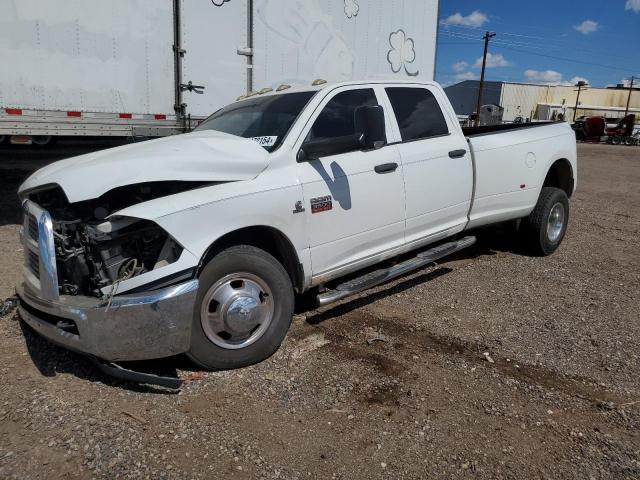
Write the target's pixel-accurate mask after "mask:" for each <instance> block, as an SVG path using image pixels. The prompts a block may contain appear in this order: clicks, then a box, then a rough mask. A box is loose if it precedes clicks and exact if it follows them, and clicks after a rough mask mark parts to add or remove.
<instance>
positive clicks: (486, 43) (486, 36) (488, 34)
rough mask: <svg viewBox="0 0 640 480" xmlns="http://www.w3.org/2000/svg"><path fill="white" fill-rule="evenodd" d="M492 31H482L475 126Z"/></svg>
mask: <svg viewBox="0 0 640 480" xmlns="http://www.w3.org/2000/svg"><path fill="white" fill-rule="evenodd" d="M495 36H496V34H495V33H494V32H485V33H484V37H482V38H483V40H484V54H483V55H482V72H481V73H480V86H479V87H478V104H477V105H476V120H475V122H474V125H475V126H476V127H477V126H478V125H480V107H481V106H482V89H483V88H484V69H485V68H486V66H487V52H488V51H489V40H491V39H492V38H493V37H495Z"/></svg>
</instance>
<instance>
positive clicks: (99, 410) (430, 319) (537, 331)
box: [0, 145, 640, 479]
mask: <svg viewBox="0 0 640 480" xmlns="http://www.w3.org/2000/svg"><path fill="white" fill-rule="evenodd" d="M64 153H65V152H59V154H60V155H61V156H63V155H64ZM0 155H2V157H3V158H2V159H1V161H0V164H2V165H4V166H5V167H4V169H0V177H1V181H0V298H6V297H8V296H10V295H11V294H12V291H13V285H14V284H15V283H16V282H17V281H19V277H20V272H19V270H20V265H21V262H22V252H21V248H20V245H19V242H18V238H17V234H18V228H19V226H18V223H19V211H18V204H17V200H16V198H15V190H16V188H17V186H18V185H19V183H20V181H22V180H23V179H24V178H25V176H26V175H27V174H28V172H27V171H26V169H31V168H34V167H35V166H37V165H38V164H41V163H42V162H45V161H47V160H48V159H49V158H50V157H47V156H46V155H41V157H42V158H35V160H34V158H33V156H32V155H30V154H28V153H18V154H12V153H10V152H6V151H5V152H0ZM579 162H580V172H579V179H578V191H577V193H576V194H575V196H574V197H573V199H572V211H571V220H570V226H569V230H568V233H567V236H566V238H565V241H564V243H563V245H562V247H561V248H560V250H559V251H558V252H557V253H556V254H555V255H553V256H551V257H548V258H531V257H528V256H525V255H523V254H521V253H519V251H518V249H517V247H515V244H514V243H513V239H511V238H510V237H509V235H508V233H507V232H505V231H502V230H495V229H493V230H487V231H481V232H478V235H479V243H478V245H477V246H475V247H474V248H473V249H472V250H469V251H468V252H465V253H464V254H463V255H461V256H458V257H456V258H455V259H453V260H451V261H448V262H443V263H441V264H440V265H438V266H437V267H432V268H429V269H425V270H421V271H418V272H416V273H414V274H412V275H408V276H406V277H403V278H401V279H400V280H397V281H395V282H392V283H389V284H386V285H384V286H381V287H379V288H377V289H375V290H372V291H369V292H367V293H366V294H363V295H360V296H358V297H356V298H355V299H350V300H348V301H345V302H342V303H340V304H338V305H334V306H330V307H327V308H324V309H319V310H311V311H304V309H302V310H301V313H299V314H297V315H296V317H295V318H294V321H293V325H292V327H291V331H290V333H289V336H288V337H287V339H286V340H285V343H284V345H283V347H282V348H281V349H280V350H279V351H278V352H277V353H276V354H275V355H274V356H273V357H272V358H270V359H269V360H267V361H265V362H263V363H261V364H259V365H256V366H254V367H250V368H246V369H242V370H236V371H229V372H217V373H207V372H205V373H201V372H198V371H197V370H195V369H194V368H193V367H191V366H190V364H189V363H188V361H187V360H186V359H184V358H182V357H179V358H171V359H167V360H162V361H157V362H145V363H144V364H142V365H138V367H139V368H146V369H149V370H151V371H154V372H156V373H164V374H170V375H179V376H181V377H182V378H185V379H187V382H186V384H185V386H184V387H183V388H182V389H181V391H180V392H178V393H175V392H169V391H166V390H163V389H160V388H150V387H145V386H139V385H135V384H129V383H125V382H120V381H117V380H113V379H111V378H109V377H107V376H105V375H103V374H102V373H101V372H100V371H98V370H97V369H96V368H95V367H94V366H93V365H92V364H90V363H88V362H87V360H86V359H85V358H83V357H81V356H78V355H76V354H73V353H69V352H67V351H65V350H62V349H60V348H57V347H55V346H52V345H50V344H48V343H47V342H46V341H44V340H42V339H41V338H39V337H37V336H36V335H34V334H33V333H32V332H31V331H30V330H29V329H28V328H27V327H24V326H23V325H21V324H20V322H19V321H18V318H17V316H16V314H15V313H12V314H9V315H7V316H4V317H2V318H0V327H1V329H2V332H3V334H2V336H1V337H0V378H1V387H0V478H17V479H26V478H42V479H49V478H69V479H75V478H152V479H157V478H167V479H169V478H172V479H173V478H175V479H188V478H237V479H252V478H282V479H303V478H323V479H324V478H336V479H378V478H380V479H382V478H388V479H425V478H434V479H435V478H469V479H471V478H478V479H502V478H504V479H507V478H509V479H511V478H513V479H525V478H526V479H538V478H539V479H559V478H563V479H564V478H575V479H605V478H607V479H631V478H635V479H638V478H640V376H639V375H640V358H639V355H640V301H639V300H638V293H639V292H640V288H639V284H640V248H639V247H640V241H639V240H638V239H639V235H640V231H639V230H640V148H631V147H614V146H604V145H580V146H579ZM9 167H11V169H9ZM0 168H2V167H0ZM16 169H19V170H16ZM375 338H377V339H378V340H377V341H375V340H374V339H375Z"/></svg>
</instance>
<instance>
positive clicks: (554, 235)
mask: <svg viewBox="0 0 640 480" xmlns="http://www.w3.org/2000/svg"><path fill="white" fill-rule="evenodd" d="M564 218H565V213H564V205H562V204H561V203H556V204H555V205H554V206H553V207H551V211H550V212H549V219H548V221H547V238H548V239H549V241H550V242H552V243H555V242H557V241H558V239H559V238H560V235H561V234H562V229H563V227H564Z"/></svg>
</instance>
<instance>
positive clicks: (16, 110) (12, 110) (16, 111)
mask: <svg viewBox="0 0 640 480" xmlns="http://www.w3.org/2000/svg"><path fill="white" fill-rule="evenodd" d="M4 110H5V112H7V114H8V115H22V109H20V108H5V109H4Z"/></svg>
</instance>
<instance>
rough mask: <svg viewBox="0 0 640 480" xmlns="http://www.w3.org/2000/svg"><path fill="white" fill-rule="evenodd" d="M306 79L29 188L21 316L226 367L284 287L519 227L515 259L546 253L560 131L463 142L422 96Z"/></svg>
mask: <svg viewBox="0 0 640 480" xmlns="http://www.w3.org/2000/svg"><path fill="white" fill-rule="evenodd" d="M314 83H316V85H314V86H310V87H296V88H289V87H288V86H286V85H283V86H281V87H279V88H278V89H277V90H276V91H264V90H263V91H262V92H261V93H260V94H255V95H250V96H247V97H244V98H241V99H239V100H238V101H237V102H235V103H233V104H231V105H229V106H227V107H224V108H222V109H221V110H219V111H217V112H216V113H214V114H213V115H211V116H210V117H209V118H208V119H207V120H205V121H204V122H203V123H202V124H201V125H200V126H199V127H198V128H197V129H196V131H194V132H193V133H189V134H183V135H178V136H175V137H169V138H163V139H159V140H153V141H148V142H142V143H138V144H132V145H128V146H124V147H118V148H114V149H110V150H105V151H101V152H98V153H92V154H88V155H83V156H79V157H75V158H70V159H67V160H63V161H60V162H56V163H53V164H51V165H49V166H47V167H45V168H43V169H41V170H39V171H37V172H36V173H34V174H33V175H32V176H31V177H29V178H28V179H27V180H26V181H25V182H24V184H23V185H22V186H21V187H20V190H19V195H20V197H21V199H22V202H23V208H24V225H23V228H22V231H21V235H22V238H23V243H24V247H25V249H24V251H25V265H24V281H23V282H22V283H21V284H20V285H18V286H17V294H18V296H19V299H20V305H19V313H20V316H21V318H22V319H23V320H24V321H25V322H26V323H28V324H29V325H30V326H31V327H33V329H35V330H36V331H37V332H39V333H40V334H41V335H43V336H45V337H46V338H48V339H50V340H51V341H53V342H55V343H57V344H60V345H62V346H64V347H66V348H69V349H73V350H76V351H79V352H83V353H86V354H89V355H91V356H93V357H95V358H99V359H102V360H103V361H109V362H115V361H122V360H139V359H152V358H159V357H166V356H170V355H174V354H179V353H185V352H186V353H187V354H188V355H189V357H190V358H191V359H192V360H193V361H194V362H195V363H197V364H198V365H200V366H202V367H204V368H208V369H225V368H235V367H242V366H246V365H249V364H252V363H255V362H258V361H260V360H263V359H265V358H267V357H268V356H269V355H271V354H272V353H273V352H274V351H276V350H277V348H278V346H279V345H280V343H281V342H282V340H283V338H284V337H285V335H286V332H287V329H288V328H289V325H290V322H291V316H292V312H293V308H294V296H295V295H296V294H302V293H303V292H306V291H309V290H312V289H313V291H315V292H316V294H317V299H318V302H319V303H320V304H321V305H323V304H326V303H329V302H332V301H335V300H338V299H341V298H344V297H346V296H348V295H351V294H353V293H356V292H360V291H362V290H364V289H366V288H369V287H371V286H373V285H376V284H379V283H381V282H383V281H386V280H388V279H390V278H394V277H397V276H399V275H401V274H402V273H404V272H407V271H409V270H411V269H416V268H419V267H421V266H425V265H427V264H429V263H431V262H433V261H434V260H437V259H439V258H441V257H443V256H445V255H448V254H450V253H453V252H455V251H458V250H460V249H462V248H465V247H467V246H469V245H471V244H472V243H473V242H474V241H475V238H474V237H473V236H464V232H466V231H467V230H469V229H472V228H475V227H479V226H482V225H487V224H493V223H497V222H504V221H509V220H517V219H521V221H519V222H518V223H519V227H518V228H519V230H520V234H521V235H522V238H523V240H524V241H525V242H526V243H527V245H528V247H529V248H530V251H531V252H532V253H534V254H538V255H549V254H551V253H553V252H554V251H555V250H556V249H557V248H558V246H559V244H560V242H561V241H562V239H563V236H564V234H565V231H566V228H567V221H568V218H569V200H568V199H569V197H571V195H572V193H573V192H574V189H575V188H576V178H577V177H576V175H577V163H576V143H575V137H574V134H573V131H572V130H571V128H570V126H569V125H568V124H567V123H536V124H519V125H499V126H491V127H479V128H475V129H474V128H470V129H462V128H461V127H460V126H459V124H458V121H457V118H456V115H455V113H454V111H453V109H452V108H451V105H450V104H449V102H448V100H447V98H446V96H445V94H444V92H443V90H442V88H441V87H440V86H439V85H437V84H435V83H423V82H395V81H393V82H384V81H373V82H348V83H337V84H329V83H321V82H314ZM318 83H319V84H318ZM265 90H266V89H265ZM408 252H415V254H413V255H411V254H408ZM400 254H405V255H403V257H402V258H403V259H405V260H403V261H401V262H398V261H396V262H395V263H394V261H393V259H395V258H398V256H399V255H400ZM406 258H408V259H406ZM383 261H386V262H385V263H384V267H382V266H380V267H378V268H377V269H375V267H373V266H374V265H375V264H380V263H381V262H383ZM389 264H391V265H389ZM363 269H366V273H365V274H363V273H360V274H359V275H360V276H357V275H358V273H356V272H359V271H362V270H363ZM345 276H348V278H349V280H347V281H345V280H344V279H343V280H339V279H340V278H341V277H345Z"/></svg>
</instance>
